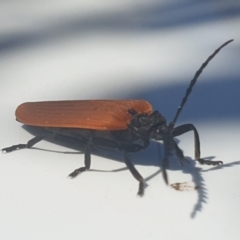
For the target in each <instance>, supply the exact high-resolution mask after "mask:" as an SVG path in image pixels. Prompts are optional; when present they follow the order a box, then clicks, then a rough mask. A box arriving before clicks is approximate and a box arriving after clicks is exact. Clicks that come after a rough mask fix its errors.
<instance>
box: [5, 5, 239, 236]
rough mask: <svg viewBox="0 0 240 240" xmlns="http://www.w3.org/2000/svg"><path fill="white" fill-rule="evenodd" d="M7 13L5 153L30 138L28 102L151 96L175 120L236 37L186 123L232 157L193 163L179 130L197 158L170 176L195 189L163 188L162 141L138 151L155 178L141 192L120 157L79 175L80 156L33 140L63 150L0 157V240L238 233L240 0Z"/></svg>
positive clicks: (185, 115)
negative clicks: (24, 110) (18, 117)
mask: <svg viewBox="0 0 240 240" xmlns="http://www.w3.org/2000/svg"><path fill="white" fill-rule="evenodd" d="M0 20H1V21H0V77H1V80H0V96H1V104H0V113H1V115H0V123H1V124H0V132H1V137H0V148H3V147H7V146H11V145H13V144H18V143H25V142H27V141H28V140H29V139H30V138H31V137H32V135H31V134H30V133H29V132H28V131H25V130H24V129H23V128H22V127H21V126H22V124H20V123H18V122H16V121H15V116H14V111H15V109H16V107H17V106H18V105H19V104H20V103H22V102H26V101H47V100H68V99H69V100H71V99H139V98H141V99H142V98H143V99H147V100H148V101H150V102H151V103H152V105H153V106H154V108H155V109H158V110H159V111H160V112H161V113H162V114H163V115H164V116H165V117H166V118H167V120H168V121H171V120H172V118H173V117H174V114H175V112H176V109H177V107H178V105H179V104H180V101H181V99H182V97H183V95H184V93H185V89H186V88H187V86H188V84H189V81H190V80H191V78H192V76H193V74H194V73H195V71H196V70H197V69H198V68H199V66H200V65H201V63H202V62H203V61H205V59H206V58H207V57H208V56H209V55H210V54H211V53H212V52H213V51H214V50H215V49H216V48H217V47H219V46H220V45H221V44H222V43H223V42H225V41H226V40H229V39H231V38H234V42H233V43H231V44H230V45H228V46H227V47H226V48H224V49H223V50H222V51H221V52H220V53H219V54H218V55H217V56H216V57H215V59H214V60H213V61H212V62H211V63H210V64H209V66H208V67H207V68H206V69H205V70H204V73H203V74H202V75H201V77H200V78H199V81H198V83H197V84H196V86H195V88H194V91H193V92H192V94H191V96H190V98H189V100H188V102H187V104H186V106H185V108H184V110H183V112H182V114H181V115H180V118H179V121H178V123H177V125H179V124H182V123H193V124H194V125H195V126H196V127H197V129H198V131H199V133H200V139H201V150H202V151H201V152H202V157H210V158H211V157H212V159H213V160H214V159H215V160H216V159H221V160H223V161H224V163H225V165H223V166H222V167H209V166H201V165H199V164H196V163H195V162H194V161H193V160H192V159H193V157H194V155H193V133H187V134H185V135H183V136H180V137H178V141H179V146H180V147H181V148H182V149H183V150H184V153H185V155H186V157H187V158H188V159H189V162H190V163H189V164H185V166H184V167H183V168H182V167H181V166H180V165H179V164H178V162H177V161H176V159H174V158H173V159H171V164H170V169H169V170H168V174H169V181H170V183H174V182H187V183H188V184H190V185H193V186H194V185H198V186H199V187H200V188H199V190H198V191H195V190H190V191H183V192H179V191H175V190H174V189H171V188H170V187H167V186H166V185H165V183H164V182H163V179H162V174H161V171H159V166H158V165H159V159H158V153H157V147H156V144H151V146H150V147H149V148H148V149H147V150H146V151H144V152H141V153H138V154H136V155H132V159H133V161H134V163H135V166H136V168H137V169H138V170H139V172H140V173H141V174H142V175H143V177H144V178H146V180H147V187H146V189H145V196H144V197H142V198H140V197H138V196H136V192H137V187H138V184H137V182H136V180H135V179H134V178H133V177H132V176H131V174H130V173H129V171H128V170H124V171H116V172H111V170H118V169H122V168H124V167H125V165H124V163H123V162H121V161H119V157H118V158H115V157H114V154H115V153H109V156H108V158H111V159H107V158H105V157H100V156H97V155H93V156H92V169H94V170H108V171H110V172H99V171H89V172H86V173H83V174H82V175H80V176H79V177H77V178H76V179H74V180H71V179H68V178H67V175H68V174H69V173H70V172H72V171H73V170H74V169H75V168H78V167H80V166H83V161H84V158H83V154H74V152H76V151H75V150H73V149H69V148H66V147H62V146H59V145H56V144H52V143H50V142H48V141H42V142H41V143H39V144H37V145H36V147H39V148H41V149H44V150H54V151H56V152H51V151H43V150H37V149H32V150H21V151H15V152H13V153H9V154H1V155H0V238H1V239H11V240H14V239H18V240H19V239H24V240H26V239H31V240H32V239H39V240H40V239H41V240H42V239H58V240H60V239H72V240H74V239H171V240H172V239H195V240H198V239H218V240H223V239H224V240H225V239H229V240H234V239H239V238H240V228H239V224H240V204H239V203H240V187H239V180H240V174H239V173H240V165H239V160H240V150H239V149H240V145H239V143H240V140H239V139H240V137H239V136H240V121H239V119H240V107H239V105H240V69H239V67H240V65H239V63H240V31H239V29H240V5H239V3H237V1H227V2H226V1H181V3H179V1H154V0H151V1H135V0H124V1H111V0H110V1H96V0H95V1H89V0H88V1H74V0H70V1H67V2H59V1H43V0H42V1H39V0H38V1H27V0H22V1H1V3H0ZM65 153H68V154H65ZM161 154H162V145H161V149H160V155H161ZM214 157H215V158H214ZM112 158H113V159H112ZM114 158H115V160H114ZM152 175H153V176H152Z"/></svg>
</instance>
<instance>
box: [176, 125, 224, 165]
mask: <svg viewBox="0 0 240 240" xmlns="http://www.w3.org/2000/svg"><path fill="white" fill-rule="evenodd" d="M189 131H193V132H194V149H195V160H196V161H198V162H199V163H201V164H207V165H219V164H222V163H223V162H222V161H210V160H205V159H203V158H201V157H200V140H199V135H198V131H197V129H196V128H195V127H194V125H193V124H191V123H189V124H184V125H181V126H178V127H176V128H174V129H173V131H172V135H173V137H176V136H179V135H182V134H184V133H186V132H189Z"/></svg>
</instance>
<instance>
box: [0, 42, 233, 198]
mask: <svg viewBox="0 0 240 240" xmlns="http://www.w3.org/2000/svg"><path fill="white" fill-rule="evenodd" d="M232 41H233V40H229V41H227V42H225V43H224V44H223V45H221V46H220V47H219V48H218V49H216V50H215V51H214V52H213V54H212V55H210V56H209V57H208V58H207V60H206V61H205V62H204V63H203V64H202V66H201V67H200V68H199V69H198V71H197V72H196V73H195V75H194V77H193V79H192V80H191V82H190V84H189V86H188V88H187V90H186V94H185V96H184V97H183V99H182V102H181V104H180V107H179V108H178V110H177V112H176V115H175V117H174V119H173V121H172V122H170V123H169V124H167V122H166V119H165V118H164V117H163V116H162V115H161V113H160V112H159V111H153V109H152V106H151V104H150V103H149V102H147V101H145V100H77V101H45V102H28V103H23V104H21V105H20V106H19V107H18V108H17V109H16V118H17V120H18V121H19V122H21V123H23V124H26V125H31V126H37V127H44V129H46V130H47V131H48V133H47V134H43V135H40V136H36V137H34V138H32V139H31V140H29V141H28V142H27V143H26V144H18V145H13V146H11V147H7V148H3V149H2V151H3V152H5V153H8V152H11V151H14V150H17V149H23V148H31V147H32V146H33V145H35V144H36V143H38V142H39V141H41V140H43V139H45V138H47V137H54V136H55V135H61V136H65V137H68V139H69V137H70V138H72V139H74V140H76V141H78V142H79V143H81V144H83V145H84V146H85V152H84V158H85V161H84V166H83V167H80V168H78V169H76V170H74V171H73V172H72V173H70V174H69V177H71V178H74V177H76V176H77V175H78V174H80V173H82V172H84V171H86V170H88V169H89V168H90V165H91V148H92V147H93V146H97V147H99V148H104V149H109V150H118V151H121V152H122V153H123V160H124V162H125V164H126V166H127V167H128V169H129V170H130V172H131V173H132V175H133V176H134V178H135V179H136V180H137V181H138V182H139V186H138V195H140V196H142V195H143V194H144V179H143V177H142V176H141V175H140V173H139V172H138V171H137V169H136V168H135V166H134V165H133V164H132V162H131V160H130V159H129V157H128V153H133V152H138V151H140V150H143V149H145V148H146V147H148V145H149V142H150V141H151V140H154V141H160V140H161V141H163V144H164V157H163V161H162V171H163V178H164V180H165V182H166V184H168V177H167V171H166V169H167V167H168V159H169V156H170V155H171V154H172V152H174V153H175V154H176V156H177V157H178V159H179V160H180V161H181V163H183V162H184V161H185V157H184V154H183V151H182V150H181V149H180V148H179V147H178V145H177V144H176V142H175V141H174V137H177V136H179V135H182V134H184V133H186V132H189V131H193V133H194V143H195V144H194V148H195V149H194V158H195V160H196V161H198V162H199V163H200V164H208V165H218V164H222V161H210V160H205V159H202V158H201V156H200V140H199V135H198V131H197V129H196V128H195V126H194V125H193V124H183V125H180V126H177V127H175V123H176V121H177V119H178V116H179V114H180V113H181V111H182V109H183V106H184V105H185V103H186V101H187V99H188V96H189V95H190V93H191V91H192V88H193V87H194V85H195V83H196V81H197V79H198V77H199V76H200V74H201V72H202V71H203V69H204V68H205V67H206V66H207V64H208V63H209V62H210V61H211V60H212V59H213V58H214V57H215V55H216V54H217V53H218V52H219V51H220V50H221V49H222V48H223V47H225V46H226V45H227V44H229V43H230V42H232Z"/></svg>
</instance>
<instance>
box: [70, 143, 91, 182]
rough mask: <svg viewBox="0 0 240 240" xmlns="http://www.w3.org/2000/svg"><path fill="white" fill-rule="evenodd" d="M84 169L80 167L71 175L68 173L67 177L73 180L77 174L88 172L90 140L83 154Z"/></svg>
mask: <svg viewBox="0 0 240 240" xmlns="http://www.w3.org/2000/svg"><path fill="white" fill-rule="evenodd" d="M84 164H85V166H84V167H80V168H77V169H75V170H74V171H73V172H72V173H70V174H69V175H68V176H69V177H70V178H75V177H76V176H77V175H78V174H80V173H82V172H84V171H86V170H88V169H89V168H90V166H91V138H89V140H88V142H87V145H86V149H85V154H84Z"/></svg>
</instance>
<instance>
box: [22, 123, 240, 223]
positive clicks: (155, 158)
mask: <svg viewBox="0 0 240 240" xmlns="http://www.w3.org/2000/svg"><path fill="white" fill-rule="evenodd" d="M22 128H23V129H24V130H26V131H27V132H29V133H30V134H32V135H34V136H39V135H42V134H45V133H47V131H46V130H45V129H44V128H41V127H35V126H28V125H23V126H22ZM175 140H176V142H177V143H179V142H180V141H179V140H178V139H175ZM46 141H48V142H51V143H54V144H57V145H60V146H63V147H66V148H69V149H72V150H74V151H67V152H66V151H56V150H47V149H42V148H38V147H32V148H31V149H37V150H42V151H50V152H56V153H63V154H81V153H82V154H83V153H84V150H85V145H84V143H82V142H80V141H79V140H78V139H74V138H72V137H68V136H63V135H60V134H55V135H54V137H52V138H47V139H46ZM76 151H77V152H76ZM163 151H164V150H163V144H162V143H160V142H151V144H150V146H149V147H148V149H146V150H143V151H141V153H135V154H132V155H131V160H132V162H133V164H136V165H143V166H158V167H160V169H158V170H157V171H156V172H154V173H153V174H151V175H150V176H148V177H146V178H145V184H146V185H145V188H147V187H148V182H149V181H150V180H151V179H153V178H154V177H156V176H157V175H159V174H161V173H162V156H163ZM91 154H93V155H96V156H100V157H103V158H107V159H110V160H114V161H119V162H123V156H122V154H121V152H120V151H114V150H105V149H100V148H98V147H94V146H93V148H92V149H91ZM214 158H215V157H214V156H209V157H207V158H205V159H207V160H212V159H214ZM93 160H94V159H93ZM169 162H170V164H169V166H168V167H167V170H168V171H170V172H171V171H182V172H183V173H184V174H190V175H191V177H192V182H193V184H194V185H195V186H196V187H195V189H196V190H197V191H196V192H197V195H198V198H197V202H196V203H195V204H194V206H193V210H192V212H191V215H190V216H191V218H194V217H195V216H196V214H197V212H200V211H202V208H203V203H207V199H208V190H207V187H206V184H205V181H204V177H203V174H202V173H204V172H208V171H215V170H220V169H222V168H225V167H233V166H234V165H240V161H236V162H232V163H228V164H224V165H218V166H214V167H211V168H208V169H206V170H203V169H202V168H201V167H197V166H196V164H197V162H196V161H195V160H193V159H192V158H191V157H186V162H185V164H184V166H182V165H181V164H180V162H179V161H178V160H177V158H176V157H171V158H170V161H169ZM127 169H128V168H127V167H123V168H119V169H113V170H97V169H90V170H89V171H97V172H120V171H124V170H127ZM177 184H179V183H177ZM175 189H176V188H175ZM176 190H180V191H184V189H176Z"/></svg>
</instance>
